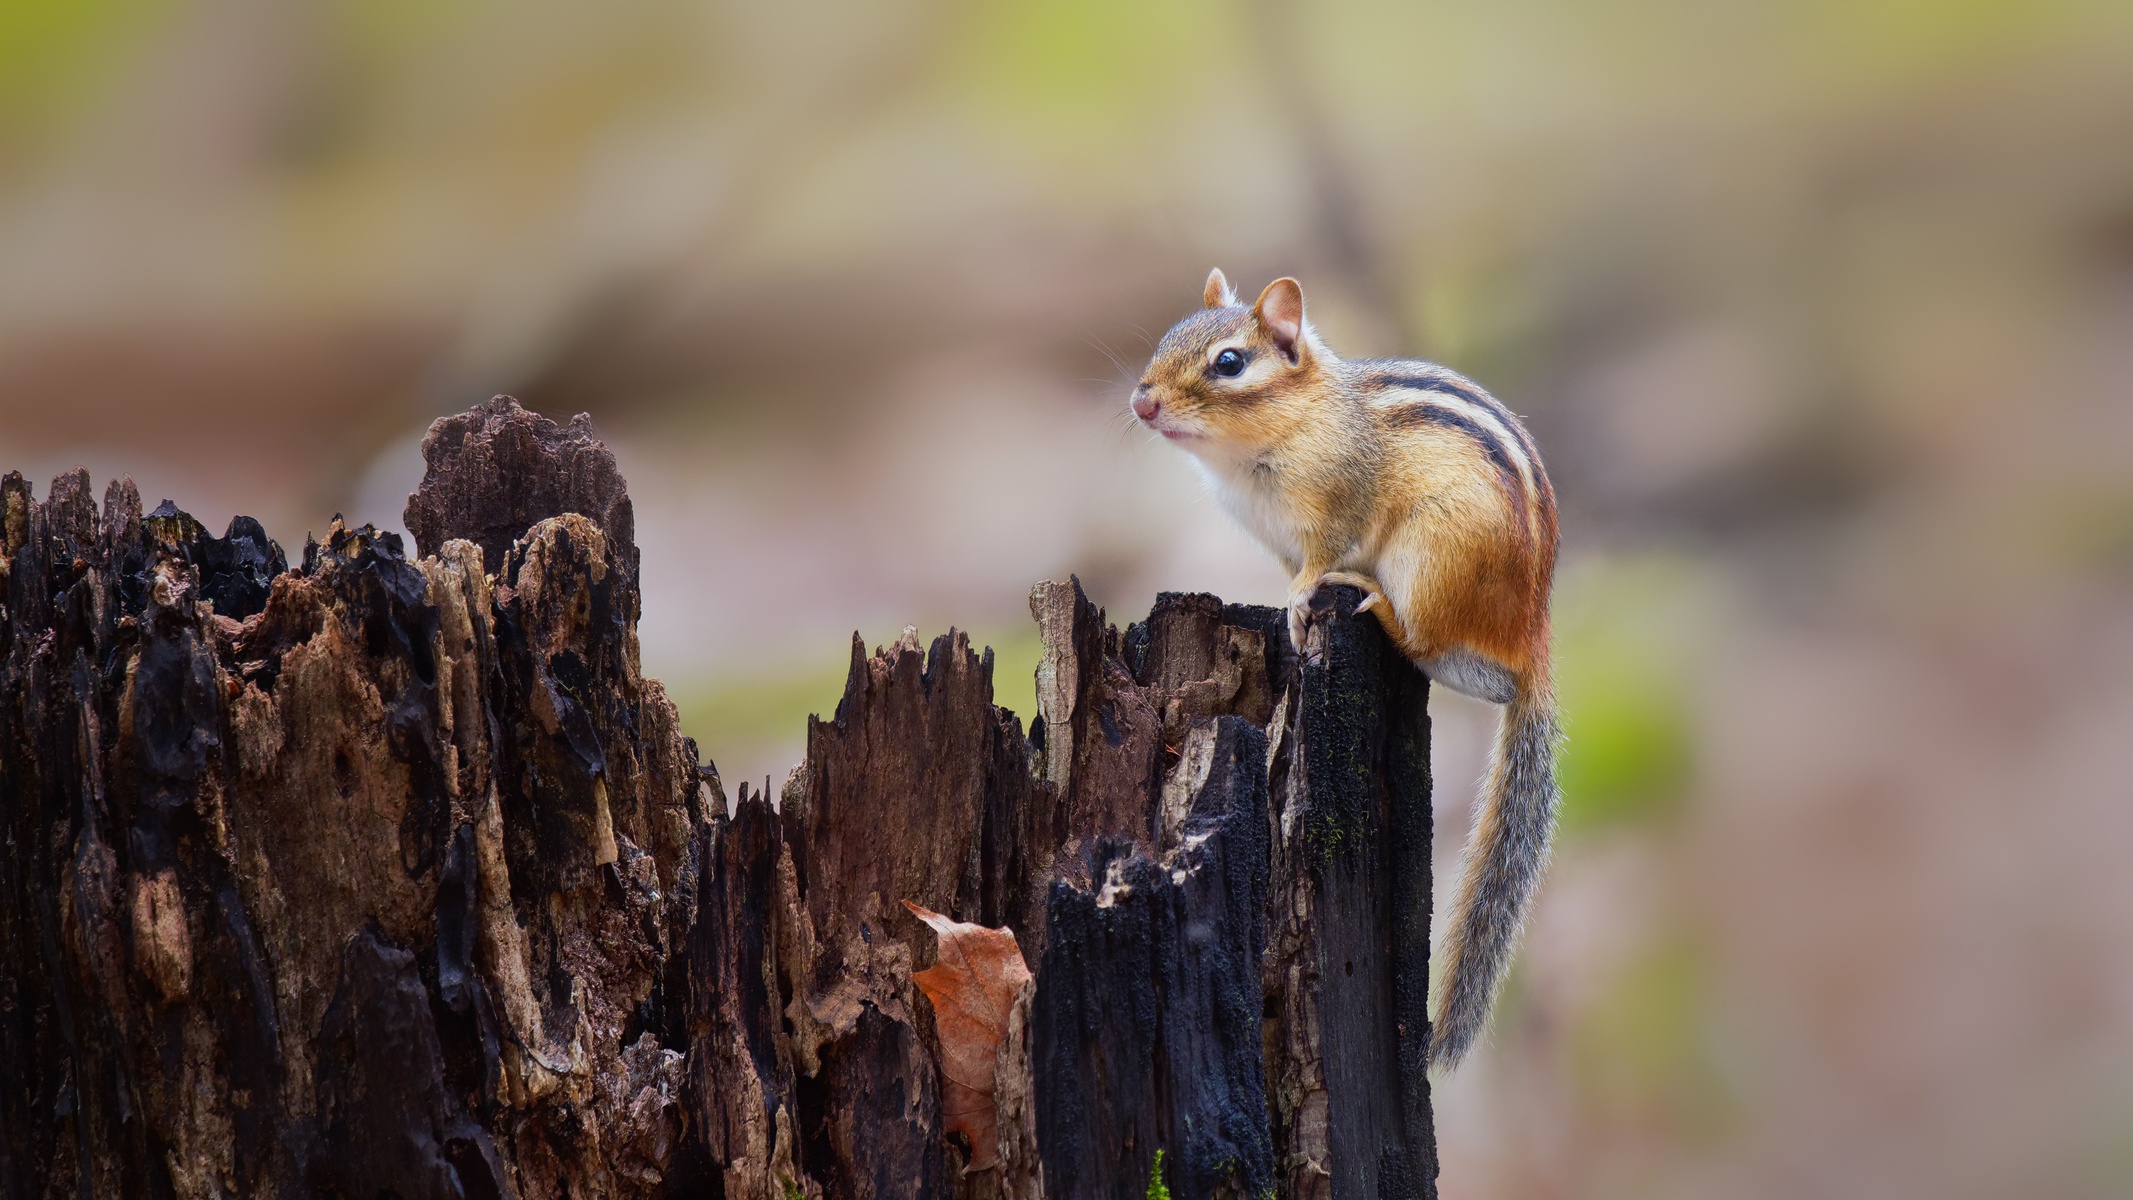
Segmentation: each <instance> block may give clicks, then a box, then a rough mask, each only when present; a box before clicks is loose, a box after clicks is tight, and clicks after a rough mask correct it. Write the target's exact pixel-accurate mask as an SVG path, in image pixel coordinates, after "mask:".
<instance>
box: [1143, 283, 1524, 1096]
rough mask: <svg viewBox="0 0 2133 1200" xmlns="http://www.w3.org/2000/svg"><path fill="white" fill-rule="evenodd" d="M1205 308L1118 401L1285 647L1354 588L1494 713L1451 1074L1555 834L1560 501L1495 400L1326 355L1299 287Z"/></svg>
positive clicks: (1462, 936) (1476, 1029) (1450, 986)
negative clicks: (1275, 589)
mask: <svg viewBox="0 0 2133 1200" xmlns="http://www.w3.org/2000/svg"><path fill="white" fill-rule="evenodd" d="M1201 298H1202V301H1203V303H1204V307H1203V308H1202V309H1201V311H1199V312H1196V313H1193V314H1192V315H1191V316H1188V317H1186V318H1185V319H1184V320H1182V321H1179V322H1178V323H1177V324H1176V325H1175V326H1173V327H1172V328H1171V330H1170V332H1168V333H1166V334H1164V335H1163V340H1162V342H1161V343H1160V344H1158V345H1157V346H1156V350H1155V356H1154V358H1153V359H1152V360H1151V361H1150V362H1149V364H1148V369H1147V371H1146V373H1144V374H1143V375H1142V376H1141V380H1140V384H1139V386H1137V387H1135V388H1134V389H1133V400H1132V403H1133V413H1134V415H1135V416H1137V417H1139V418H1140V420H1141V421H1142V422H1143V423H1144V424H1146V425H1147V426H1148V427H1149V428H1150V429H1153V430H1155V431H1156V432H1157V433H1160V434H1162V435H1163V436H1164V437H1165V438H1168V439H1169V440H1170V441H1172V442H1174V443H1176V444H1177V445H1178V446H1180V447H1182V448H1183V449H1184V450H1186V451H1187V452H1188V453H1190V454H1191V455H1192V456H1193V458H1194V460H1195V462H1196V464H1197V465H1198V466H1199V468H1200V470H1201V473H1202V474H1203V475H1204V476H1205V477H1206V480H1207V482H1208V484H1209V486H1210V487H1211V488H1212V489H1213V490H1214V493H1215V495H1216V496H1217V497H1218V498H1219V499H1220V501H1221V502H1222V504H1223V506H1224V507H1225V508H1227V509H1228V510H1229V512H1230V513H1231V514H1232V515H1233V516H1235V517H1236V518H1237V520H1238V521H1239V522H1241V523H1242V524H1243V525H1244V527H1245V528H1246V529H1247V530H1249V531H1250V532H1251V533H1252V534H1253V536H1255V537H1257V538H1258V540H1259V541H1260V542H1261V543H1262V544H1263V545H1265V546H1266V548H1267V549H1268V550H1270V551H1272V552H1273V554H1274V557H1276V558H1277V559H1279V560H1280V561H1281V564H1282V566H1283V567H1284V568H1285V569H1286V570H1287V571H1288V572H1289V573H1290V576H1291V581H1290V583H1289V593H1288V612H1289V634H1290V636H1291V638H1293V639H1294V640H1295V642H1296V644H1297V647H1298V648H1299V650H1300V649H1301V648H1302V646H1303V640H1304V632H1305V629H1306V626H1307V623H1308V617H1309V608H1310V601H1311V597H1312V595H1313V594H1314V593H1315V592H1317V590H1318V589H1319V588H1320V587H1322V586H1325V585H1327V584H1334V583H1345V584H1350V585H1353V586H1355V587H1357V588H1360V589H1361V590H1362V591H1363V593H1364V597H1365V598H1364V600H1363V602H1362V604H1361V605H1360V606H1359V607H1358V608H1357V610H1356V611H1357V612H1363V611H1366V610H1367V611H1369V612H1372V613H1375V614H1376V616H1377V619H1378V621H1379V622H1380V623H1381V624H1382V625H1383V626H1384V629H1385V632H1386V633H1388V634H1390V635H1391V636H1392V640H1393V642H1394V644H1395V645H1397V646H1398V647H1399V648H1400V651H1401V653H1403V654H1405V655H1406V656H1407V657H1408V658H1409V659H1410V660H1412V661H1413V662H1414V663H1415V664H1416V665H1417V666H1419V667H1420V668H1421V669H1422V670H1423V671H1424V672H1425V673H1427V674H1428V676H1429V677H1430V678H1431V679H1433V680H1435V681H1436V682H1438V683H1440V684H1443V685H1444V686H1446V687H1449V688H1451V689H1452V690H1454V691H1458V692H1463V693H1465V694H1467V695H1469V696H1476V697H1479V698H1481V699H1483V700H1488V701H1491V702H1492V703H1496V704H1501V705H1504V706H1505V707H1504V715H1503V719H1502V723H1501V726H1500V728H1499V730H1498V734H1497V745H1496V752H1495V755H1494V759H1493V761H1492V763H1491V765H1490V768H1489V774H1488V778H1487V781H1486V783H1485V784H1484V785H1483V792H1482V797H1481V809H1480V813H1479V815H1478V816H1477V818H1476V820H1475V822H1474V831H1473V834H1472V836H1471V837H1470V838H1469V839H1468V842H1467V848H1466V855H1465V866H1464V869H1463V879H1462V882H1461V884H1460V888H1459V898H1458V900H1457V902H1456V904H1455V905H1454V907H1453V909H1452V914H1451V919H1450V922H1449V925H1448V926H1447V928H1448V933H1447V935H1446V940H1445V946H1444V954H1445V962H1446V968H1445V971H1444V974H1443V983H1442V986H1441V989H1440V991H1439V995H1438V1003H1437V1016H1436V1019H1435V1021H1434V1022H1433V1030H1432V1034H1431V1039H1430V1061H1431V1062H1432V1063H1433V1064H1437V1065H1440V1066H1451V1065H1454V1064H1456V1063H1457V1062H1458V1061H1459V1060H1460V1058H1461V1057H1463V1056H1464V1055H1465V1054H1466V1052H1467V1050H1468V1049H1470V1048H1471V1047H1472V1046H1473V1044H1474V1041H1475V1039H1476V1038H1477V1037H1478V1036H1479V1035H1480V1033H1481V1031H1482V1029H1483V1027H1484V1026H1485V1025H1486V1024H1487V1021H1488V1014H1489V1006H1490V1005H1491V1003H1493V1001H1494V999H1495V996H1496V991H1497V988H1498V986H1499V985H1500V984H1501V983H1502V981H1503V975H1504V970H1505V968H1506V967H1507V966H1508V965H1509V963H1510V959H1511V952H1512V948H1513V945H1514V943H1515V942H1516V940H1517V937H1518V929H1519V925H1520V923H1521V921H1522V920H1523V919H1524V914H1525V910H1526V906H1527V902H1528V901H1529V900H1530V899H1531V898H1532V895H1533V889H1534V886H1535V884H1537V883H1538V882H1539V879H1540V874H1541V870H1542V868H1543V866H1544V865H1545V864H1546V861H1547V857H1548V843H1549V839H1550V838H1551V837H1552V836H1553V834H1554V831H1555V810H1556V802H1557V791H1556V785H1555V755H1556V747H1557V743H1558V741H1559V740H1560V737H1559V734H1558V732H1557V727H1556V719H1555V694H1554V690H1553V687H1552V685H1551V683H1550V673H1549V637H1548V595H1549V589H1550V587H1551V585H1552V582H1553V578H1554V574H1555V551H1556V518H1555V491H1554V489H1553V488H1552V487H1551V486H1550V485H1549V483H1548V475H1547V472H1546V471H1545V470H1543V469H1542V467H1541V460H1540V455H1539V454H1538V453H1537V452H1536V451H1535V450H1534V447H1533V439H1532V438H1531V437H1530V436H1528V435H1527V433H1526V430H1525V427H1524V426H1523V425H1521V424H1519V421H1518V418H1517V417H1515V416H1513V415H1512V414H1511V412H1510V410H1508V409H1506V408H1505V407H1504V406H1503V405H1501V404H1499V403H1497V401H1496V400H1495V399H1494V398H1492V397H1491V396H1490V395H1489V394H1488V393H1487V392H1485V391H1483V390H1482V389H1481V388H1480V387H1478V386H1476V385H1475V384H1474V383H1473V382H1471V381H1469V380H1467V379H1465V378H1464V377H1462V376H1460V375H1458V374H1456V373H1454V372H1452V371H1450V370H1447V369H1446V368H1444V367H1440V366H1437V365H1435V364H1433V363H1426V362H1410V361H1401V360H1386V359H1363V360H1357V361H1354V362H1348V361H1344V360H1342V359H1341V358H1339V357H1337V356H1336V355H1335V354H1334V353H1333V351H1332V350H1330V349H1328V348H1327V346H1326V344H1325V342H1324V341H1322V340H1321V339H1320V338H1319V336H1318V333H1317V331H1316V330H1314V329H1313V328H1312V327H1311V323H1310V322H1309V321H1308V320H1306V319H1305V317H1304V298H1303V288H1302V287H1301V286H1300V285H1299V284H1298V283H1297V282H1296V281H1295V280H1294V279H1277V280H1275V281H1274V282H1272V283H1270V284H1268V285H1267V287H1266V290H1265V291H1263V292H1261V293H1260V294H1259V299H1258V301H1257V303H1255V304H1253V305H1252V307H1250V308H1245V307H1243V306H1242V305H1240V304H1239V303H1238V302H1237V296H1236V293H1235V292H1234V291H1232V290H1231V289H1230V286H1229V282H1228V281H1227V280H1225V279H1224V278H1223V277H1222V272H1221V271H1219V270H1217V271H1215V272H1213V273H1212V274H1210V275H1208V277H1207V286H1206V289H1205V291H1204V292H1203V293H1202V297H1201Z"/></svg>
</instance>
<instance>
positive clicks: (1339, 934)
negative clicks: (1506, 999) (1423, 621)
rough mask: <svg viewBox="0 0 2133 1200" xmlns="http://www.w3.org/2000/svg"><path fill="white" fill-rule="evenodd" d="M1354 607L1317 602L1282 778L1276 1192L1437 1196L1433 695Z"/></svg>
mask: <svg viewBox="0 0 2133 1200" xmlns="http://www.w3.org/2000/svg"><path fill="white" fill-rule="evenodd" d="M1361 602H1362V595H1361V593H1360V592H1357V591H1356V590H1355V589H1353V588H1344V587H1343V588H1329V589H1326V590H1325V591H1324V592H1322V593H1320V595H1319V596H1318V597H1317V598H1316V599H1315V600H1314V601H1313V606H1312V607H1313V614H1314V618H1315V619H1314V623H1313V625H1312V627H1311V632H1310V636H1309V639H1308V642H1307V646H1306V650H1305V653H1304V655H1303V656H1302V661H1301V663H1300V664H1299V669H1298V672H1297V693H1296V701H1297V702H1296V704H1295V706H1294V708H1293V710H1292V711H1291V712H1290V714H1289V717H1288V724H1287V728H1286V729H1285V731H1284V735H1283V736H1284V745H1283V748H1282V749H1283V753H1281V754H1280V755H1278V756H1277V758H1276V761H1275V764H1274V770H1273V775H1274V778H1273V783H1272V790H1273V795H1274V799H1275V808H1276V811H1277V813H1278V822H1279V829H1280V831H1281V832H1280V835H1279V836H1278V837H1277V839H1276V852H1275V867H1274V878H1275V881H1276V882H1275V888H1274V891H1275V898H1274V903H1273V907H1272V912H1273V914H1274V918H1273V926H1272V930H1271V944H1270V946H1269V948H1268V953H1267V957H1266V977H1267V994H1268V998H1269V1011H1270V1012H1273V1013H1275V1014H1276V1015H1275V1019H1274V1028H1275V1030H1276V1031H1277V1036H1272V1037H1270V1038H1269V1040H1268V1046H1269V1049H1268V1062H1267V1071H1268V1076H1269V1084H1270V1088H1269V1090H1270V1093H1271V1095H1272V1098H1273V1100H1274V1105H1273V1108H1274V1119H1275V1123H1276V1131H1277V1135H1276V1136H1277V1140H1278V1141H1279V1143H1280V1144H1281V1145H1282V1146H1283V1147H1284V1150H1285V1164H1286V1167H1285V1172H1284V1174H1285V1179H1284V1185H1285V1186H1284V1193H1285V1194H1286V1195H1290V1196H1294V1197H1321V1196H1323V1197H1332V1198H1334V1200H1344V1198H1346V1197H1351V1196H1354V1197H1380V1196H1382V1197H1430V1196H1435V1195H1436V1175H1437V1162H1436V1135H1435V1131H1434V1126H1433V1124H1432V1116H1431V1112H1430V1097H1429V1079H1428V1075H1427V1073H1426V1061H1425V1053H1424V1052H1425V1049H1426V1047H1427V1046H1428V1044H1429V1025H1428V1009H1427V990H1428V980H1429V921H1430V860H1429V846H1430V775H1429V724H1428V722H1429V717H1428V709H1427V700H1428V685H1427V683H1426V681H1425V680H1424V678H1423V676H1422V674H1421V673H1420V672H1419V671H1416V670H1415V669H1414V667H1413V666H1412V665H1411V664H1409V663H1408V662H1407V661H1406V660H1405V659H1404V658H1402V657H1401V656H1400V655H1399V653H1398V652H1397V650H1395V648H1394V647H1393V645H1392V643H1391V640H1390V639H1389V638H1387V637H1386V636H1385V635H1384V632H1383V631H1382V630H1381V629H1380V628H1379V627H1378V625H1377V622H1376V621H1375V620H1372V619H1370V618H1368V617H1362V618H1357V617H1352V616H1341V615H1336V614H1346V613H1353V612H1354V610H1355V606H1356V605H1357V604H1359V603H1361Z"/></svg>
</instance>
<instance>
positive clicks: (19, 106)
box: [0, 0, 175, 141]
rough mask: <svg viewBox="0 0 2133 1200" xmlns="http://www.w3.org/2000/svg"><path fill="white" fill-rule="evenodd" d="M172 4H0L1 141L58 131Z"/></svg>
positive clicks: (29, 0)
mask: <svg viewBox="0 0 2133 1200" xmlns="http://www.w3.org/2000/svg"><path fill="white" fill-rule="evenodd" d="M174 7H175V5H173V4H172V3H171V0H7V2H6V3H4V4H0V139H4V140H6V141H14V140H16V139H19V138H27V137H36V136H43V135H50V134H53V133H57V132H58V131H59V128H60V127H62V126H64V125H65V124H66V123H67V122H68V121H69V119H71V118H72V117H73V116H74V115H75V114H76V113H77V111H78V110H79V109H80V108H81V106H82V105H83V104H85V103H86V102H87V101H89V100H90V99H92V98H93V97H94V96H95V95H96V94H97V92H98V91H99V90H101V89H102V88H103V87H105V86H107V85H108V84H110V83H111V82H112V81H113V80H114V79H115V78H117V77H118V76H119V72H120V68H122V67H123V65H124V63H125V60H126V58H127V52H128V51H129V50H130V49H133V48H135V47H138V46H140V45H142V44H143V43H145V42H146V41H147V40H148V37H147V35H149V34H150V33H152V32H153V31H154V30H155V29H156V28H157V27H158V26H159V24H160V20H159V18H160V17H161V16H163V15H164V14H166V13H167V12H169V11H170V10H171V9H173V8H174Z"/></svg>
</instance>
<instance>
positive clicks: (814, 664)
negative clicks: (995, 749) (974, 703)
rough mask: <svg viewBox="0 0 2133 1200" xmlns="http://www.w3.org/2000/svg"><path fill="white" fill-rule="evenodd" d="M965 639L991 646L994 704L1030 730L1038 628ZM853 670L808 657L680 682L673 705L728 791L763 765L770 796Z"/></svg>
mask: <svg viewBox="0 0 2133 1200" xmlns="http://www.w3.org/2000/svg"><path fill="white" fill-rule="evenodd" d="M894 640H895V638H894V635H892V636H890V637H888V638H880V639H874V640H870V641H868V642H867V646H868V652H869V653H872V652H873V650H874V649H875V648H878V647H879V646H881V645H883V644H885V643H887V642H890V641H894ZM970 642H971V645H972V646H973V647H977V648H979V653H980V654H981V655H982V654H983V652H984V651H985V650H987V649H990V650H991V651H992V653H993V671H992V688H993V703H994V704H997V705H999V706H1001V707H1002V708H1006V709H1009V710H1011V711H1012V712H1013V713H1014V714H1015V716H1016V718H1017V719H1019V720H1020V721H1021V724H1022V729H1023V731H1024V732H1027V731H1028V729H1029V723H1030V719H1031V718H1032V717H1033V716H1035V715H1036V712H1037V679H1036V677H1037V659H1038V657H1039V656H1040V655H1041V654H1042V653H1043V649H1044V647H1043V643H1042V642H1041V641H1040V640H1039V639H1038V637H1037V630H1036V627H1035V626H1034V625H1032V626H1031V627H1030V628H1029V629H1027V630H1014V631H1011V632H1006V633H1001V634H995V635H990V636H987V635H972V636H971V639H970ZM930 644H931V643H930V640H929V642H928V645H929V646H930ZM850 670H851V659H850V658H849V657H840V658H836V659H831V658H829V657H827V656H823V657H819V658H813V659H810V660H809V661H805V662H794V663H791V664H790V665H789V666H788V667H781V668H778V669H775V670H769V671H766V672H763V673H761V674H755V673H750V674H747V675H743V676H740V677H737V678H730V679H723V680H712V681H708V682H709V686H703V685H699V686H695V687H687V686H682V687H677V688H675V689H674V692H673V700H674V706H675V709H676V710H677V711H678V712H679V714H680V717H681V730H682V732H683V733H685V734H687V735H688V736H690V737H693V738H695V739H696V745H697V748H698V750H699V751H700V752H701V753H702V754H703V755H704V756H705V757H707V758H709V759H711V760H712V761H713V762H716V763H718V764H719V767H720V771H721V774H722V775H723V776H724V780H725V784H726V787H727V789H728V790H729V791H731V790H732V789H733V788H734V787H735V785H737V784H739V783H741V782H743V781H746V782H747V783H748V784H749V786H751V787H758V786H761V785H762V779H763V775H764V774H765V772H766V770H767V771H768V772H769V773H770V788H771V790H772V792H773V793H775V792H776V790H777V787H778V785H779V784H780V783H781V782H783V780H784V773H785V771H786V770H787V769H789V768H791V767H793V766H795V765H797V764H798V762H799V759H800V757H801V754H802V752H803V751H804V748H805V743H806V738H807V718H808V717H809V716H810V715H813V716H817V717H820V718H822V719H823V720H825V721H826V720H829V719H831V718H832V717H833V716H835V715H836V712H837V702H838V700H839V699H840V698H841V697H842V696H843V695H844V685H845V681H846V679H847V678H848V677H849V674H850Z"/></svg>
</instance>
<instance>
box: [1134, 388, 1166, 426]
mask: <svg viewBox="0 0 2133 1200" xmlns="http://www.w3.org/2000/svg"><path fill="white" fill-rule="evenodd" d="M1161 411H1163V405H1162V402H1161V401H1159V400H1157V399H1156V398H1155V396H1154V395H1152V394H1151V393H1150V392H1149V391H1148V385H1147V384H1145V383H1144V384H1142V385H1140V386H1139V387H1137V388H1134V389H1133V415H1134V416H1136V417H1139V418H1140V419H1141V420H1143V421H1153V420H1155V414H1157V413H1159V412H1161Z"/></svg>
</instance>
